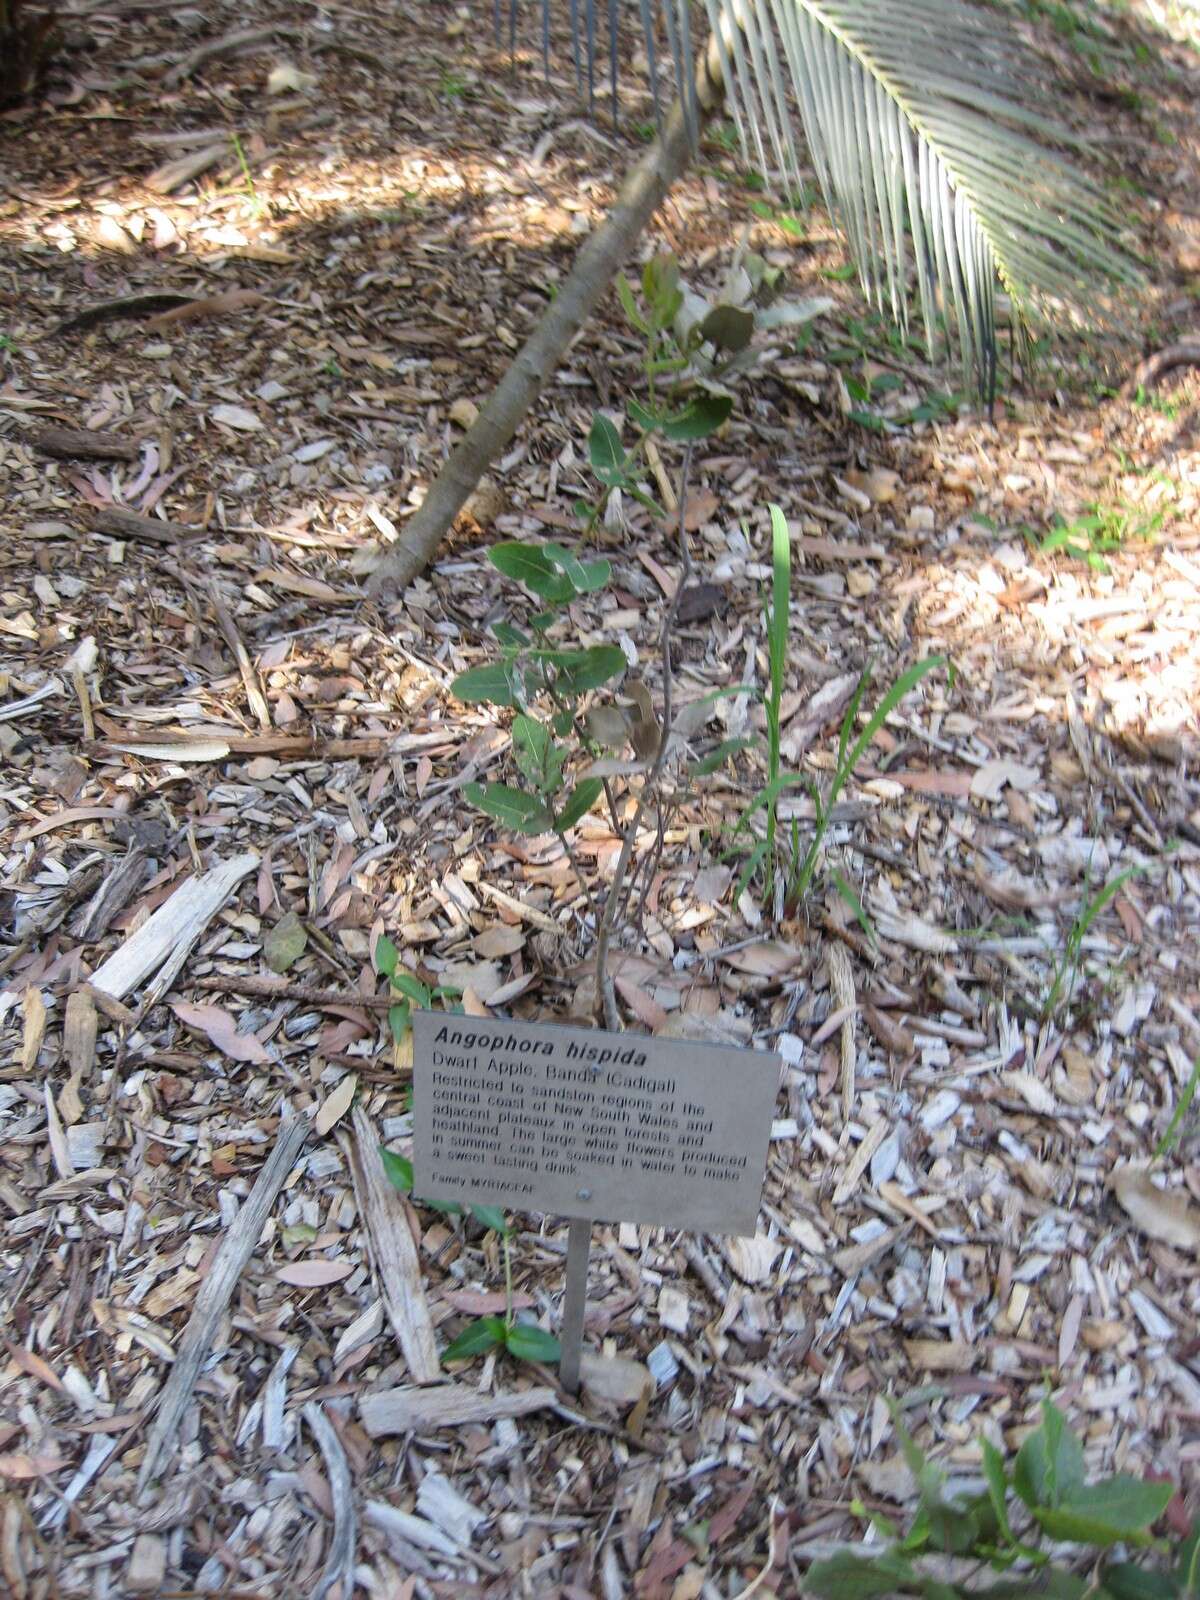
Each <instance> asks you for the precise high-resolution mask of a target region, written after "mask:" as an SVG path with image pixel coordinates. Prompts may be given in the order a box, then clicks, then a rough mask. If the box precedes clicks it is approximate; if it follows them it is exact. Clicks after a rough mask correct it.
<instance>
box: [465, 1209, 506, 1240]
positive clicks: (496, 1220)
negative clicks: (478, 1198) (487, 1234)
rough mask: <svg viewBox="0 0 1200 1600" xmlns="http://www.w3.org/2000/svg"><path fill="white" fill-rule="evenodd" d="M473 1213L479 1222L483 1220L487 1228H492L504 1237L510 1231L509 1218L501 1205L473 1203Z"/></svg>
mask: <svg viewBox="0 0 1200 1600" xmlns="http://www.w3.org/2000/svg"><path fill="white" fill-rule="evenodd" d="M471 1215H472V1216H473V1217H474V1218H475V1220H476V1221H477V1222H482V1223H483V1225H484V1227H485V1228H491V1230H492V1232H493V1233H498V1234H500V1236H501V1237H503V1236H504V1235H505V1234H506V1233H507V1232H508V1231H509V1228H508V1218H507V1217H506V1216H505V1215H504V1211H503V1208H502V1207H500V1206H477V1205H472V1207H471Z"/></svg>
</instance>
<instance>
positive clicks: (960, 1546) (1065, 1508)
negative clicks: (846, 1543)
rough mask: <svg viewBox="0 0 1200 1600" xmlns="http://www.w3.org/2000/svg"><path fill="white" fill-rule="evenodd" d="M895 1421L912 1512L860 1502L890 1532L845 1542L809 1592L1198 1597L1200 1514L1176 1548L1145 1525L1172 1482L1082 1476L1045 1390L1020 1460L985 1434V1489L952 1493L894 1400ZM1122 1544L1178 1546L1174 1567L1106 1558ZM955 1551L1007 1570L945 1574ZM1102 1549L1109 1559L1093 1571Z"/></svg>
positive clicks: (935, 1597)
mask: <svg viewBox="0 0 1200 1600" xmlns="http://www.w3.org/2000/svg"><path fill="white" fill-rule="evenodd" d="M891 1409H892V1419H893V1423H894V1425H895V1428H896V1432H897V1436H898V1439H899V1442H900V1448H901V1451H902V1453H903V1455H904V1459H905V1462H906V1464H907V1465H908V1468H909V1470H910V1471H911V1473H912V1475H913V1478H914V1479H915V1481H916V1484H917V1487H918V1490H919V1497H918V1502H917V1512H916V1516H915V1517H914V1519H913V1522H912V1524H911V1526H910V1528H909V1530H908V1532H907V1533H906V1534H904V1535H901V1533H900V1531H899V1530H898V1529H897V1528H896V1527H895V1526H894V1525H893V1524H892V1523H891V1522H889V1521H888V1520H887V1518H885V1517H881V1516H870V1515H869V1513H867V1511H866V1508H865V1507H864V1506H862V1505H861V1503H860V1502H856V1504H855V1511H856V1514H858V1515H859V1516H863V1517H867V1518H868V1520H869V1521H870V1522H871V1523H872V1525H873V1526H874V1527H875V1529H876V1531H877V1532H878V1533H880V1534H882V1535H883V1537H884V1538H885V1539H886V1540H887V1541H888V1543H887V1546H886V1548H884V1549H883V1550H881V1551H880V1552H879V1553H878V1554H876V1555H870V1556H863V1555H858V1554H856V1553H854V1552H852V1551H842V1552H839V1553H838V1554H837V1555H835V1556H832V1557H831V1558H830V1559H829V1560H826V1561H818V1562H815V1563H814V1564H813V1566H812V1567H811V1568H810V1569H809V1574H808V1581H807V1583H806V1584H805V1592H806V1593H807V1594H811V1595H815V1596H819V1597H823V1600H882V1597H883V1596H888V1595H918V1596H922V1597H924V1600H969V1597H972V1596H975V1597H986V1600H1024V1597H1025V1596H1027V1595H1028V1596H1037V1595H1044V1596H1047V1597H1050V1600H1084V1597H1085V1596H1087V1597H1089V1600H1184V1597H1189V1600H1195V1597H1197V1596H1200V1589H1198V1588H1197V1581H1198V1578H1197V1569H1198V1561H1197V1546H1198V1544H1200V1522H1194V1523H1193V1524H1192V1527H1191V1529H1190V1531H1189V1533H1188V1535H1187V1537H1186V1539H1184V1540H1183V1541H1182V1542H1181V1543H1180V1544H1179V1546H1178V1547H1177V1548H1176V1549H1175V1550H1173V1551H1172V1550H1171V1549H1170V1548H1169V1547H1167V1546H1166V1545H1165V1544H1164V1543H1162V1542H1159V1543H1158V1544H1155V1543H1154V1541H1153V1540H1152V1538H1151V1535H1150V1529H1151V1528H1152V1527H1153V1526H1154V1524H1155V1523H1156V1522H1157V1521H1158V1519H1159V1518H1160V1517H1161V1516H1162V1514H1163V1512H1164V1511H1165V1510H1166V1508H1167V1505H1168V1504H1169V1502H1170V1501H1171V1499H1172V1497H1173V1496H1174V1494H1175V1488H1174V1485H1173V1484H1170V1483H1152V1482H1149V1481H1148V1480H1146V1479H1143V1478H1135V1477H1133V1476H1131V1475H1130V1474H1128V1473H1117V1474H1116V1475H1115V1476H1113V1477H1111V1478H1102V1479H1100V1480H1099V1481H1098V1482H1094V1483H1089V1482H1088V1481H1087V1477H1086V1472H1085V1467H1084V1456H1083V1446H1082V1444H1081V1443H1080V1441H1079V1439H1078V1438H1077V1437H1076V1436H1075V1434H1074V1433H1072V1431H1071V1429H1070V1428H1069V1427H1068V1425H1067V1421H1066V1418H1065V1417H1064V1415H1063V1413H1062V1412H1061V1411H1059V1410H1058V1408H1057V1407H1056V1406H1054V1405H1053V1404H1052V1403H1051V1402H1050V1401H1049V1400H1046V1401H1044V1402H1043V1404H1042V1421H1041V1425H1040V1427H1038V1428H1036V1429H1034V1431H1033V1432H1032V1433H1030V1434H1029V1435H1028V1436H1027V1438H1026V1439H1025V1441H1024V1443H1023V1444H1022V1445H1021V1448H1020V1450H1019V1451H1018V1452H1017V1455H1016V1458H1015V1459H1014V1460H1013V1462H1012V1463H1011V1466H1010V1465H1009V1463H1007V1462H1006V1461H1005V1459H1004V1457H1003V1456H1002V1455H1001V1453H1000V1451H999V1450H998V1449H996V1447H995V1446H994V1445H993V1444H991V1443H990V1442H989V1441H988V1440H986V1439H984V1440H982V1441H981V1444H980V1448H981V1455H982V1467H983V1480H984V1487H983V1489H982V1490H981V1491H980V1492H978V1493H975V1494H967V1495H956V1496H951V1495H949V1494H948V1493H947V1492H946V1476H945V1474H944V1472H942V1470H941V1468H940V1467H938V1466H937V1465H936V1464H935V1463H933V1462H931V1461H929V1460H928V1459H927V1457H926V1456H925V1454H924V1453H923V1451H921V1450H920V1448H919V1447H918V1446H917V1444H916V1442H915V1440H914V1439H913V1437H912V1435H911V1434H910V1433H909V1431H908V1429H907V1428H906V1427H905V1426H904V1424H903V1422H902V1421H901V1417H900V1411H899V1408H898V1407H897V1406H896V1405H895V1404H892V1407H891ZM1043 1541H1049V1542H1050V1543H1051V1544H1052V1545H1055V1546H1060V1545H1063V1544H1075V1545H1079V1546H1080V1547H1081V1556H1083V1557H1085V1558H1086V1567H1087V1570H1086V1571H1081V1572H1075V1571H1073V1570H1072V1569H1071V1568H1070V1567H1068V1566H1065V1565H1062V1564H1060V1563H1059V1561H1057V1560H1056V1559H1054V1556H1056V1555H1057V1553H1058V1552H1057V1551H1055V1552H1054V1555H1053V1556H1052V1554H1051V1552H1050V1551H1048V1550H1047V1549H1046V1548H1045V1547H1044V1543H1043ZM1116 1546H1124V1547H1125V1549H1126V1550H1127V1551H1129V1550H1137V1549H1142V1550H1147V1551H1149V1550H1151V1549H1153V1550H1154V1551H1156V1552H1157V1553H1158V1554H1160V1555H1166V1556H1168V1557H1170V1556H1174V1558H1175V1559H1174V1560H1173V1562H1172V1564H1171V1565H1170V1566H1169V1567H1167V1568H1160V1569H1148V1568H1147V1567H1144V1566H1142V1565H1140V1564H1138V1563H1135V1562H1132V1561H1128V1560H1121V1561H1114V1562H1109V1561H1108V1560H1107V1552H1108V1551H1111V1550H1112V1549H1113V1548H1114V1547H1116ZM947 1556H951V1557H957V1558H960V1560H961V1561H963V1562H967V1563H973V1564H974V1565H975V1566H976V1567H978V1566H981V1565H982V1566H988V1567H990V1568H991V1569H992V1570H993V1571H994V1572H997V1573H1007V1574H1010V1576H1008V1577H1004V1578H1001V1579H1000V1581H999V1582H995V1583H990V1584H983V1585H981V1584H979V1583H978V1581H977V1578H976V1577H975V1576H974V1575H972V1576H971V1577H970V1578H968V1579H965V1580H963V1581H961V1582H960V1581H956V1580H954V1579H953V1578H952V1577H950V1576H947V1575H946V1574H947V1572H948V1570H949V1569H948V1568H947V1567H946V1566H945V1560H944V1558H945V1557H947ZM1097 1558H1100V1559H1101V1561H1102V1562H1103V1565H1101V1566H1100V1568H1099V1570H1098V1571H1096V1572H1095V1573H1094V1574H1093V1569H1095V1568H1096V1562H1097Z"/></svg>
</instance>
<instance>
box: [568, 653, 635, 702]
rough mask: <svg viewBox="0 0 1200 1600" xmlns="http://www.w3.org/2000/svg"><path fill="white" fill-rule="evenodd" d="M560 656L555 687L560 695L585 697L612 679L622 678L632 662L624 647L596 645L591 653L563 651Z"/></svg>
mask: <svg viewBox="0 0 1200 1600" xmlns="http://www.w3.org/2000/svg"><path fill="white" fill-rule="evenodd" d="M556 655H557V657H558V661H557V665H558V678H557V680H556V681H555V688H556V689H557V690H558V692H559V693H560V694H567V695H578V694H584V693H586V691H587V690H588V689H598V688H599V687H600V685H601V684H602V683H607V682H608V681H609V679H610V678H616V677H619V676H620V674H621V673H622V672H624V671H625V668H626V667H627V666H628V664H629V663H628V662H627V661H626V659H625V652H624V650H622V649H621V647H620V645H616V644H594V645H592V646H591V648H590V649H587V650H563V651H558V652H556Z"/></svg>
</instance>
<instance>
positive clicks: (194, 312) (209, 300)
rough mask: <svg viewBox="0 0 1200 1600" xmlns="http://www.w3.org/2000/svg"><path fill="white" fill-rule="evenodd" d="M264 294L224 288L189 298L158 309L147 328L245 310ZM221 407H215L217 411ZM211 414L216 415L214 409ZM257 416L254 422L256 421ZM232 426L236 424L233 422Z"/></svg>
mask: <svg viewBox="0 0 1200 1600" xmlns="http://www.w3.org/2000/svg"><path fill="white" fill-rule="evenodd" d="M264 298H265V296H263V295H262V294H260V293H259V291H258V290H257V289H226V290H225V292H224V293H223V294H210V295H205V296H204V298H203V299H201V300H189V301H188V302H187V304H186V305H182V306H172V307H171V309H170V310H169V311H160V312H159V314H158V316H156V317H150V318H149V319H148V320H147V322H146V326H147V328H170V327H172V326H174V324H175V323H177V322H194V321H195V320H196V318H197V317H220V316H223V315H224V314H225V313H226V312H227V311H245V310H247V309H248V307H250V306H260V305H262V303H263V300H264ZM219 410H221V407H220V406H218V407H217V411H219ZM213 415H214V416H215V415H216V412H215V411H214V413H213ZM257 421H258V419H257V417H256V418H255V422H257ZM233 426H234V427H237V426H238V424H237V423H234V424H233Z"/></svg>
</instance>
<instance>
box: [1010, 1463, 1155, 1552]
mask: <svg viewBox="0 0 1200 1600" xmlns="http://www.w3.org/2000/svg"><path fill="white" fill-rule="evenodd" d="M1174 1493H1175V1486H1174V1485H1173V1484H1170V1483H1147V1482H1146V1481H1145V1480H1144V1479H1141V1478H1133V1477H1130V1476H1129V1474H1128V1473H1125V1472H1120V1473H1118V1474H1117V1475H1116V1477H1114V1478H1105V1479H1104V1480H1103V1481H1102V1482H1100V1483H1089V1484H1081V1485H1080V1486H1078V1487H1077V1488H1074V1489H1072V1491H1071V1494H1070V1497H1069V1498H1068V1499H1066V1500H1064V1501H1062V1502H1061V1503H1060V1504H1059V1505H1058V1506H1054V1507H1050V1506H1035V1507H1034V1510H1033V1514H1034V1516H1035V1517H1036V1518H1037V1520H1038V1523H1039V1524H1040V1526H1041V1527H1042V1528H1043V1529H1044V1530H1045V1531H1046V1532H1047V1533H1048V1534H1049V1535H1050V1537H1051V1538H1052V1539H1069V1540H1071V1542H1072V1543H1074V1544H1101V1545H1108V1544H1116V1543H1117V1542H1118V1541H1119V1540H1121V1539H1127V1538H1129V1537H1130V1536H1131V1535H1132V1534H1137V1533H1144V1532H1145V1530H1146V1529H1147V1528H1149V1527H1150V1526H1151V1524H1153V1523H1155V1522H1157V1521H1158V1519H1159V1517H1161V1516H1162V1514H1163V1512H1164V1511H1165V1510H1166V1509H1167V1506H1168V1504H1169V1503H1170V1500H1171V1497H1172V1496H1173V1495H1174Z"/></svg>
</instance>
